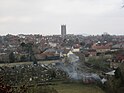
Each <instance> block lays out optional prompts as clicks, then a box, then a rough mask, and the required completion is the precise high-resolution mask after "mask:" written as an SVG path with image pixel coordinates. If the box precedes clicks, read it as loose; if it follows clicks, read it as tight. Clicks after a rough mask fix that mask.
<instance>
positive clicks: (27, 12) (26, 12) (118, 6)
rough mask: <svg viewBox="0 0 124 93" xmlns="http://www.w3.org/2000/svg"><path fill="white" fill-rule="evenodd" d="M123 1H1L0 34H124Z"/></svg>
mask: <svg viewBox="0 0 124 93" xmlns="http://www.w3.org/2000/svg"><path fill="white" fill-rule="evenodd" d="M123 4H124V2H123V0H0V35H5V34H43V35H50V34H51V35H53V34H60V26H61V24H66V25H67V33H68V34H84V33H85V34H90V35H93V34H94V35H97V34H102V33H103V32H108V33H109V34H123V35H124V8H122V6H123Z"/></svg>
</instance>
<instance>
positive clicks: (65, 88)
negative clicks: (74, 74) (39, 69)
mask: <svg viewBox="0 0 124 93" xmlns="http://www.w3.org/2000/svg"><path fill="white" fill-rule="evenodd" d="M51 87H54V88H55V89H56V90H57V91H58V92H59V93H105V92H104V91H103V90H101V89H100V88H99V87H97V86H95V85H84V84H82V83H68V84H64V83H61V84H57V85H53V86H51Z"/></svg>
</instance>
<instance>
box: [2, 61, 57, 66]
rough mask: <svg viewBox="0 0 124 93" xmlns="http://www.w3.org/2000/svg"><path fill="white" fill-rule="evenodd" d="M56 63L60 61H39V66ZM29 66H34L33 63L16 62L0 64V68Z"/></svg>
mask: <svg viewBox="0 0 124 93" xmlns="http://www.w3.org/2000/svg"><path fill="white" fill-rule="evenodd" d="M55 62H59V60H49V61H38V64H50V63H55ZM26 64H27V65H29V64H33V62H15V63H0V67H2V66H9V67H12V66H16V65H26Z"/></svg>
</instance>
